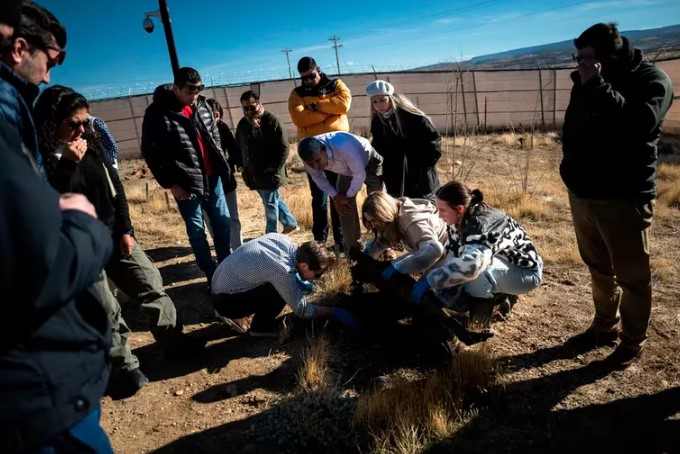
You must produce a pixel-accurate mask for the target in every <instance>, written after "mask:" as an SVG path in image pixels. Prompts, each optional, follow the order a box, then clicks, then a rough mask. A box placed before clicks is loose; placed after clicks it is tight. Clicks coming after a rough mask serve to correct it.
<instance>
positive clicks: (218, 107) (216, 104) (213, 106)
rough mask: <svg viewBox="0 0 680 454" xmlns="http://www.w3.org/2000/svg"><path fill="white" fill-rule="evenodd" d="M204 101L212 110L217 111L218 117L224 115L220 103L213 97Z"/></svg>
mask: <svg viewBox="0 0 680 454" xmlns="http://www.w3.org/2000/svg"><path fill="white" fill-rule="evenodd" d="M205 102H207V103H208V105H209V106H210V108H211V109H212V111H213V112H219V114H220V117H223V116H224V109H222V104H220V102H219V101H218V100H216V99H215V98H210V99H206V100H205Z"/></svg>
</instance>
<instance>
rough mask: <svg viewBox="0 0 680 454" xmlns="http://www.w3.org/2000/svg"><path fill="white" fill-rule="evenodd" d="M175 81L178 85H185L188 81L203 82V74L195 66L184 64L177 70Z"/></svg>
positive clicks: (193, 82)
mask: <svg viewBox="0 0 680 454" xmlns="http://www.w3.org/2000/svg"><path fill="white" fill-rule="evenodd" d="M174 83H175V85H177V86H178V87H183V86H185V85H186V84H187V83H192V84H199V83H201V75H200V74H199V73H198V71H196V70H195V69H194V68H190V67H188V66H184V67H182V68H180V69H178V70H177V74H175V81H174Z"/></svg>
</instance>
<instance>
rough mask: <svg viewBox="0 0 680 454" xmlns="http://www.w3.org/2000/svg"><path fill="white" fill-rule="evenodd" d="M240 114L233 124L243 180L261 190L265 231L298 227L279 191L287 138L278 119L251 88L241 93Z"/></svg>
mask: <svg viewBox="0 0 680 454" xmlns="http://www.w3.org/2000/svg"><path fill="white" fill-rule="evenodd" d="M241 105H242V106H243V118H241V121H239V122H238V126H237V127H236V141H237V142H238V145H239V148H240V149H241V153H242V156H243V174H242V175H243V181H244V182H245V183H246V185H247V186H248V187H249V188H250V189H253V190H255V191H257V193H258V194H260V197H262V203H264V214H265V217H266V218H267V224H266V227H265V233H276V232H278V223H279V222H281V225H283V233H286V234H287V233H291V232H294V231H295V230H297V228H298V226H297V222H296V221H295V218H294V217H293V214H292V213H291V212H290V210H289V209H288V205H286V202H284V201H283V199H282V198H281V197H280V195H279V188H280V187H281V186H282V185H283V184H284V183H285V182H286V159H288V139H287V138H286V134H285V132H284V130H283V125H282V124H281V121H280V120H279V119H278V118H276V116H274V114H272V113H271V112H268V111H266V110H265V109H264V106H263V105H262V104H261V103H260V96H259V95H258V94H257V93H255V92H254V91H252V90H248V91H246V92H244V93H243V94H242V95H241Z"/></svg>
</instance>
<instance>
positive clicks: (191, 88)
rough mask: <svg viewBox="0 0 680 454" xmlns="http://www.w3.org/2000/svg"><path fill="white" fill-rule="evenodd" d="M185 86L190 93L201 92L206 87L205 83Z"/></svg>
mask: <svg viewBox="0 0 680 454" xmlns="http://www.w3.org/2000/svg"><path fill="white" fill-rule="evenodd" d="M183 88H184V89H185V90H186V91H188V92H189V93H200V92H202V91H203V90H204V89H205V85H203V84H201V85H184V87H183Z"/></svg>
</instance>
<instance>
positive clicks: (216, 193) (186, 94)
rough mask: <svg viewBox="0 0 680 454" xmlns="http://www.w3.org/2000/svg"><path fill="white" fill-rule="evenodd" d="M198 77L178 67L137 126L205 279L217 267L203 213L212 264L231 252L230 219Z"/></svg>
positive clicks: (225, 169)
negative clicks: (206, 220)
mask: <svg viewBox="0 0 680 454" xmlns="http://www.w3.org/2000/svg"><path fill="white" fill-rule="evenodd" d="M203 88H204V85H203V84H202V83H201V76H200V74H198V71H196V70H195V69H193V68H188V67H184V68H180V69H179V71H178V72H177V74H176V75H175V82H174V85H172V86H169V85H161V86H159V87H158V88H156V91H155V92H154V96H153V102H152V103H151V105H150V106H149V107H148V108H147V109H146V113H145V114H144V123H143V124H142V154H143V155H144V159H145V160H146V162H147V164H148V165H149V169H151V172H152V173H153V176H154V177H155V178H156V181H158V184H160V185H161V186H162V187H163V188H166V189H170V191H171V192H172V195H173V196H174V197H175V201H176V202H177V207H178V208H179V212H180V214H181V215H182V218H183V219H184V223H185V224H186V229H187V235H188V236H189V243H190V244H191V248H192V249H193V251H194V256H195V257H196V263H197V264H198V266H199V268H201V270H202V271H203V272H204V273H205V275H206V276H207V278H208V283H210V279H211V278H212V275H213V273H214V272H215V268H216V267H217V264H216V263H215V261H214V260H213V258H212V256H211V253H210V246H209V245H208V240H207V237H206V234H205V226H204V223H203V210H205V212H206V213H207V214H208V218H209V219H210V224H211V225H212V228H213V233H214V237H213V240H214V242H215V251H216V252H217V260H218V262H221V261H222V260H223V259H224V258H225V257H226V256H228V255H229V253H230V244H229V235H230V232H229V230H230V220H229V211H228V209H227V204H226V202H225V199H224V190H223V188H222V183H221V179H220V175H229V174H230V170H229V165H228V163H227V157H226V156H225V154H224V152H223V151H222V146H221V143H220V134H219V131H218V129H217V125H216V123H215V120H214V119H213V114H212V109H211V108H210V107H209V106H208V105H207V104H206V102H205V98H204V97H203V96H200V95H199V93H200V92H201V90H203Z"/></svg>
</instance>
